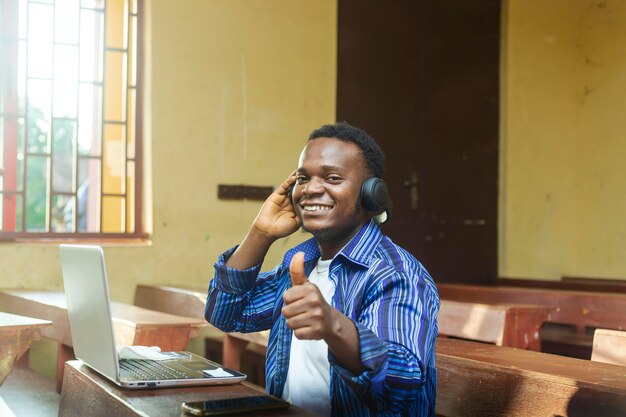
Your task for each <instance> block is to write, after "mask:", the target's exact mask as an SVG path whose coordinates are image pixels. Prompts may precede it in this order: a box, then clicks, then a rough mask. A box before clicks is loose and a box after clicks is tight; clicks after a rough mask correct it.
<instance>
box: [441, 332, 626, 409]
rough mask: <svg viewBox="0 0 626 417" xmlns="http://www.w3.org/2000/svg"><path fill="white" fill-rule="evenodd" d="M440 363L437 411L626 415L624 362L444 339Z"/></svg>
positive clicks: (442, 339)
mask: <svg viewBox="0 0 626 417" xmlns="http://www.w3.org/2000/svg"><path fill="white" fill-rule="evenodd" d="M436 361H437V403H436V404H437V405H436V413H437V415H441V416H460V415H462V416H481V417H482V416H495V415H498V416H504V415H515V416H530V417H532V416H603V417H609V416H611V417H613V416H615V417H617V416H620V417H623V416H624V415H625V414H624V413H625V411H626V377H625V373H624V367H621V366H617V365H611V364H605V363H600V362H592V361H588V360H582V359H575V358H568V357H564V356H558V355H550V354H546V353H540V352H533V351H528V350H521V349H513V348H509V347H502V346H494V345H487V344H481V343H475V342H467V341H463V340H454V339H445V338H439V339H437V345H436Z"/></svg>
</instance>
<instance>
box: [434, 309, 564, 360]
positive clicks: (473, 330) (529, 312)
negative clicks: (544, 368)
mask: <svg viewBox="0 0 626 417" xmlns="http://www.w3.org/2000/svg"><path fill="white" fill-rule="evenodd" d="M553 311H554V309H553V308H550V307H543V306H533V305H521V304H479V303H470V302H463V301H450V300H441V308H440V310H439V316H438V317H437V321H438V323H439V334H441V335H446V336H456V337H461V338H464V339H470V340H476V341H480V342H488V343H494V344H496V345H498V346H509V347H516V348H520V349H530V350H536V351H539V350H541V340H540V339H539V330H540V329H541V326H542V325H543V323H544V322H545V321H548V320H549V319H550V315H551V314H552V312H553Z"/></svg>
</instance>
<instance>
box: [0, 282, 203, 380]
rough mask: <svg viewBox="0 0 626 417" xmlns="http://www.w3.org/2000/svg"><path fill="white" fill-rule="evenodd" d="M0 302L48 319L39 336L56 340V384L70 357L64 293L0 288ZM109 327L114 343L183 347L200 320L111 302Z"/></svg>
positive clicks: (18, 311) (14, 310) (6, 307)
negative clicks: (47, 324)
mask: <svg viewBox="0 0 626 417" xmlns="http://www.w3.org/2000/svg"><path fill="white" fill-rule="evenodd" d="M0 305H2V308H3V309H4V310H6V311H9V312H11V313H14V314H28V315H31V316H34V317H37V318H42V319H48V320H52V322H53V324H52V326H49V327H47V328H45V329H43V330H42V335H43V336H45V337H48V338H50V339H53V340H56V341H57V342H58V343H59V354H58V357H57V386H58V387H59V388H60V384H61V383H62V381H63V369H64V368H63V364H64V363H65V361H67V360H70V359H74V351H73V349H72V346H73V344H72V337H71V333H70V326H69V319H68V316H67V304H66V301H65V294H64V293H62V292H52V291H18V290H4V291H0ZM111 315H112V316H113V330H114V332H115V342H116V344H117V345H121V346H130V345H145V346H159V347H160V348H161V349H162V350H183V349H185V347H186V346H187V344H188V343H189V339H190V338H193V337H196V336H198V333H199V328H200V327H202V326H205V325H206V324H207V323H206V321H205V320H202V319H194V318H189V317H179V316H174V315H171V314H165V313H161V312H156V311H150V310H146V309H144V308H140V307H137V306H133V305H128V304H123V303H117V302H112V303H111Z"/></svg>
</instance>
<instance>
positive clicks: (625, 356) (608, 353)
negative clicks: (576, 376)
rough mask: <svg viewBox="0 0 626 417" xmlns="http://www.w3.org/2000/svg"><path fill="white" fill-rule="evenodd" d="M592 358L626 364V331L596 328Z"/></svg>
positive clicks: (593, 359)
mask: <svg viewBox="0 0 626 417" xmlns="http://www.w3.org/2000/svg"><path fill="white" fill-rule="evenodd" d="M591 360H592V361H597V362H605V363H612V364H614V365H622V366H626V332H621V331H618V330H608V329H596V331H595V333H594V335H593V350H592V351H591ZM624 411H625V412H626V410H624Z"/></svg>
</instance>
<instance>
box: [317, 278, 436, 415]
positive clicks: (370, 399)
mask: <svg viewBox="0 0 626 417" xmlns="http://www.w3.org/2000/svg"><path fill="white" fill-rule="evenodd" d="M364 304H365V305H364V308H363V309H362V310H361V313H360V315H359V317H357V318H356V319H355V318H352V320H353V322H354V324H355V326H356V329H357V332H358V338H359V348H360V355H361V363H362V364H363V365H364V367H365V371H364V372H362V373H361V374H360V375H354V374H353V373H351V372H350V371H348V370H347V369H345V368H343V367H342V366H341V365H340V364H339V363H338V362H337V361H336V358H335V357H334V356H333V355H332V353H330V352H329V361H330V363H331V365H332V366H333V367H334V369H335V371H336V372H338V373H339V375H340V376H341V378H343V380H344V381H345V382H346V384H347V385H348V386H349V387H350V388H351V389H352V390H353V392H354V393H355V394H356V395H358V396H359V397H360V398H361V399H362V400H363V401H364V402H366V403H367V404H368V406H369V407H370V408H372V409H375V410H377V411H378V412H382V413H384V412H392V413H400V412H402V410H404V409H406V408H407V407H408V406H409V404H410V403H411V402H413V401H415V400H416V399H417V397H418V395H419V394H420V391H421V390H422V389H423V386H424V384H425V382H426V380H427V378H428V374H427V373H428V372H431V371H432V369H434V366H435V364H434V357H435V355H434V348H435V340H436V337H437V312H438V311H439V296H438V295H437V291H436V289H435V288H434V286H433V285H432V284H428V283H427V282H426V280H425V279H423V278H420V279H414V278H410V277H408V276H406V274H402V273H398V272H395V273H393V274H390V275H389V276H387V277H384V278H382V279H380V280H379V281H378V282H377V284H376V286H375V289H373V290H372V291H371V294H368V295H366V298H365V299H364Z"/></svg>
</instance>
